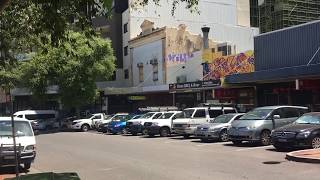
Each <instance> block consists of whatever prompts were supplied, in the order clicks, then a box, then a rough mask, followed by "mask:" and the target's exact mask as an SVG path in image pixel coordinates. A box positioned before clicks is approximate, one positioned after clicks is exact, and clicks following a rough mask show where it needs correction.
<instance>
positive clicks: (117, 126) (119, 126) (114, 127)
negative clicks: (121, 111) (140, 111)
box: [107, 115, 141, 134]
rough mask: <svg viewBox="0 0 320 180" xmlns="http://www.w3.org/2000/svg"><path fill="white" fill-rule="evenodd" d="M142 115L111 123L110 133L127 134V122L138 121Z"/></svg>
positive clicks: (129, 116)
mask: <svg viewBox="0 0 320 180" xmlns="http://www.w3.org/2000/svg"><path fill="white" fill-rule="evenodd" d="M140 116H141V115H128V116H126V117H125V118H124V119H121V120H117V121H111V122H110V123H108V127H107V129H108V132H109V133H112V134H119V133H122V134H125V127H126V125H127V121H128V120H131V119H137V118H139V117H140Z"/></svg>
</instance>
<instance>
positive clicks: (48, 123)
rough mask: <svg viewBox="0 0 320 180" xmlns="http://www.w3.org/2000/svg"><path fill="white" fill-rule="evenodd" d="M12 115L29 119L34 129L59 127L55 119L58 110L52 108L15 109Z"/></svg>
mask: <svg viewBox="0 0 320 180" xmlns="http://www.w3.org/2000/svg"><path fill="white" fill-rule="evenodd" d="M13 115H14V117H17V118H23V119H27V120H29V121H30V123H31V125H32V128H33V129H34V130H46V129H52V128H58V127H59V122H58V121H57V118H58V112H57V111H54V110H24V111H17V112H15V113H14V114H13Z"/></svg>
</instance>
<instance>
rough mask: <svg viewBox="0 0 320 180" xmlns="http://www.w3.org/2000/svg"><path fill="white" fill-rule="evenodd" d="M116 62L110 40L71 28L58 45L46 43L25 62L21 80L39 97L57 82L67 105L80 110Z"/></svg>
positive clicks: (60, 95)
mask: <svg viewBox="0 0 320 180" xmlns="http://www.w3.org/2000/svg"><path fill="white" fill-rule="evenodd" d="M114 61H115V57H114V55H113V50H112V47H111V42H110V41H109V40H105V39H101V38H99V37H98V36H90V37H87V36H86V34H85V33H80V32H72V31H69V32H68V33H67V39H66V40H64V42H63V43H61V44H60V45H59V46H58V47H56V46H53V45H52V44H51V43H46V44H43V45H42V46H41V48H40V49H39V51H38V52H37V54H36V55H35V56H34V57H33V59H32V60H30V61H28V62H24V63H23V65H22V68H21V72H22V77H23V78H22V79H26V81H22V82H25V83H24V85H25V86H26V87H28V88H29V89H30V90H31V91H32V92H33V94H34V95H37V96H40V97H42V96H43V95H45V94H46V91H47V87H48V86H51V85H57V86H58V87H59V97H60V99H61V102H62V104H63V105H64V107H65V108H72V107H75V108H76V109H79V107H81V106H82V105H86V104H90V103H92V102H93V101H94V100H95V97H96V94H97V87H96V84H95V81H96V79H97V78H101V77H103V78H105V79H108V78H109V77H111V76H112V74H113V72H114V70H115V64H114Z"/></svg>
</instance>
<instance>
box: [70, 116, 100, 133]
mask: <svg viewBox="0 0 320 180" xmlns="http://www.w3.org/2000/svg"><path fill="white" fill-rule="evenodd" d="M104 117H105V115H104V114H103V113H97V114H93V115H92V116H90V117H88V118H85V119H77V120H74V121H72V125H71V129H74V130H81V131H83V132H86V131H88V130H89V129H92V128H94V127H95V126H94V125H95V124H96V122H98V121H102V120H104Z"/></svg>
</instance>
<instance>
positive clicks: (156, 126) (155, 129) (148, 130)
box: [144, 111, 182, 137]
mask: <svg viewBox="0 0 320 180" xmlns="http://www.w3.org/2000/svg"><path fill="white" fill-rule="evenodd" d="M181 112H182V111H169V112H165V113H163V114H162V115H161V116H160V117H159V118H157V119H152V120H149V121H146V122H145V123H144V131H145V132H144V134H145V135H149V136H154V135H158V134H160V136H161V137H166V136H168V135H170V134H171V133H172V124H173V120H174V119H176V118H177V116H178V114H179V113H181Z"/></svg>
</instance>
